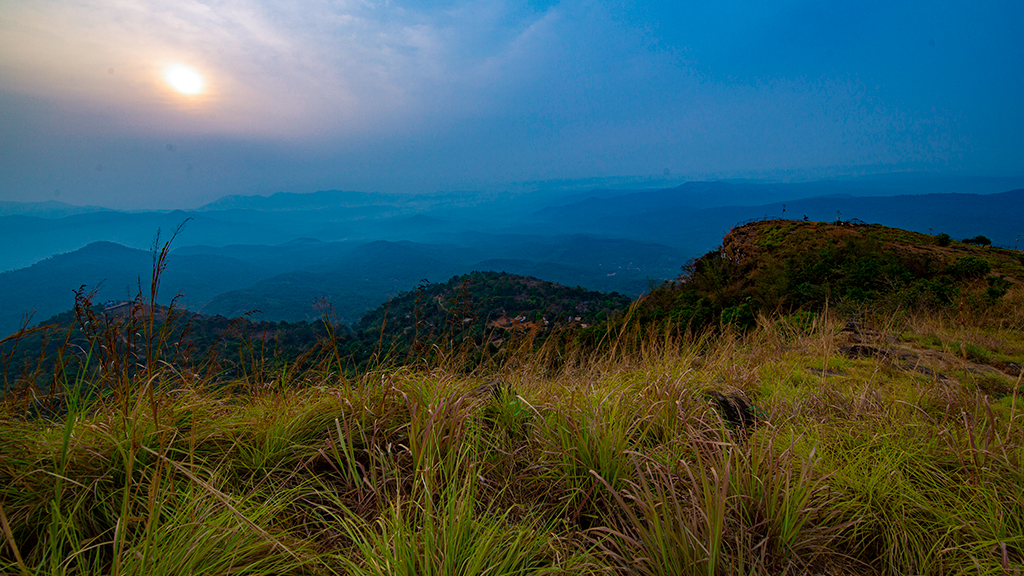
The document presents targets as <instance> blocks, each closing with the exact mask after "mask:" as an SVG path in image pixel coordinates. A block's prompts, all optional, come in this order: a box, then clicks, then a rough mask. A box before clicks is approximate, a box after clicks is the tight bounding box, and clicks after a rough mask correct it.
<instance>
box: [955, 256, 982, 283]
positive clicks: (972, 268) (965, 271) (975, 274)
mask: <svg viewBox="0 0 1024 576" xmlns="http://www.w3.org/2000/svg"><path fill="white" fill-rule="evenodd" d="M991 271H992V265H991V264H989V263H988V260H984V259H982V258H978V257H977V256H964V257H963V258H960V259H958V260H957V261H956V263H955V264H953V265H952V266H950V267H949V269H948V270H947V272H949V273H950V274H952V275H953V276H956V277H958V278H981V277H982V276H984V275H986V274H988V273H989V272H991Z"/></svg>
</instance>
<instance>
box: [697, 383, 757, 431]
mask: <svg viewBox="0 0 1024 576" xmlns="http://www.w3.org/2000/svg"><path fill="white" fill-rule="evenodd" d="M706 396H707V397H708V398H709V399H711V400H712V401H714V403H715V404H716V405H717V406H718V414H719V415H720V416H721V417H722V419H723V420H725V421H726V422H728V423H730V424H732V425H733V426H735V427H736V428H738V429H739V430H744V431H745V430H747V429H748V428H753V427H754V424H756V423H757V414H756V412H755V411H754V408H753V406H751V405H750V402H748V401H747V399H746V398H744V397H743V395H742V394H739V393H735V392H734V393H730V394H722V393H721V392H718V391H717V390H712V391H710V392H708V393H707V394H706Z"/></svg>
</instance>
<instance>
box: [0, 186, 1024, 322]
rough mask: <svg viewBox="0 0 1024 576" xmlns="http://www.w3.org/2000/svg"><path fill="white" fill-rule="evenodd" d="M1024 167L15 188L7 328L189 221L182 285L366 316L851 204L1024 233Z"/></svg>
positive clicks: (1010, 242)
mask: <svg viewBox="0 0 1024 576" xmlns="http://www.w3.org/2000/svg"><path fill="white" fill-rule="evenodd" d="M1014 182H1016V183H1017V184H1018V186H1017V188H1020V187H1021V186H1024V179H1020V178H1017V179H1014V178H967V177H935V176H928V175H920V174H897V175H878V176H865V177H860V178H847V179H836V180H822V181H814V182H800V183H770V182H750V181H739V182H736V181H732V182H687V183H684V184H682V185H680V186H675V187H672V188H662V189H650V190H635V189H626V188H622V189H614V188H605V189H593V190H589V191H580V190H569V189H554V190H537V191H532V192H519V193H514V194H512V193H510V194H493V193H487V194H484V193H475V192H467V193H445V194H427V195H418V196H413V195H401V194H371V193H363V192H340V191H323V192H316V193H312V194H275V195H273V196H269V197H260V196H232V197H225V198H222V199H220V200H218V201H216V202H213V203H211V204H208V205H206V206H204V207H202V208H201V209H199V210H195V211H190V212H186V211H174V212H119V211H112V210H100V209H94V207H69V205H65V204H61V203H59V202H52V203H39V205H36V206H28V207H26V206H27V205H25V204H23V203H22V204H18V203H6V204H0V209H6V210H9V211H20V212H19V213H11V214H7V215H0V246H2V247H3V249H2V250H0V271H2V270H10V272H7V273H4V274H0V298H2V300H3V302H4V305H5V306H4V310H5V311H4V314H6V316H3V318H0V328H2V329H3V330H2V331H9V330H10V329H11V327H12V326H13V325H14V324H16V323H17V319H19V318H21V316H22V314H23V312H24V311H26V310H30V309H36V310H38V311H39V314H40V316H37V318H40V317H45V316H46V315H48V314H50V313H54V312H59V311H62V310H66V309H67V308H68V307H69V306H70V302H71V289H73V288H76V287H78V286H79V285H82V284H88V285H92V284H95V283H97V282H99V281H101V280H104V279H105V280H106V282H105V283H104V284H102V290H103V291H104V292H103V295H104V296H103V297H110V298H124V297H125V296H127V294H128V292H129V287H132V288H134V287H135V286H136V285H137V278H138V277H139V276H143V277H148V274H149V266H150V261H151V257H150V255H149V253H148V252H147V251H146V250H148V249H149V248H150V246H151V245H152V242H153V239H154V236H155V234H156V232H157V230H158V229H159V230H162V233H163V236H162V238H163V239H164V240H167V239H169V234H170V233H171V231H173V230H174V228H175V227H176V226H177V225H178V224H180V223H181V222H183V221H185V220H186V219H191V221H189V222H188V224H187V225H186V226H185V227H184V229H183V231H182V233H181V235H180V236H179V237H178V238H177V239H176V241H175V249H174V251H173V252H172V261H171V265H170V267H169V268H168V272H167V276H166V277H165V287H166V288H167V290H166V291H165V294H166V295H168V297H169V296H170V295H172V294H173V293H174V292H176V291H179V290H180V291H182V292H184V294H185V297H186V301H187V303H188V304H189V305H190V306H193V307H195V308H200V309H201V310H202V311H203V312H205V313H211V314H213V313H220V314H225V315H231V314H238V313H243V312H246V311H249V310H253V309H259V310H262V311H263V312H264V318H267V319H274V320H279V319H289V320H296V319H308V318H314V317H316V315H317V314H318V312H317V311H316V310H315V308H314V303H315V302H316V301H317V300H318V299H321V298H325V297H326V298H327V299H329V300H332V301H333V302H334V304H335V307H336V308H337V309H338V314H339V317H342V318H344V319H345V320H346V321H353V320H355V319H357V318H358V317H359V315H360V314H361V313H362V312H363V311H365V310H368V309H371V308H373V307H375V306H377V305H379V304H380V303H381V302H383V301H384V300H385V299H386V298H387V297H388V296H389V295H391V294H394V293H396V292H397V291H402V290H409V289H411V288H412V287H413V286H415V284H416V283H417V282H418V281H420V280H422V279H429V280H430V281H432V282H438V281H444V280H447V279H448V278H449V277H450V276H452V275H455V274H461V273H467V272H471V271H473V270H494V271H505V272H509V273H514V274H523V275H529V276H535V277H538V278H541V279H545V280H551V281H557V282H559V283H561V284H565V285H569V286H575V285H580V286H583V287H585V288H588V289H591V290H602V291H611V290H614V291H618V292H621V293H623V294H628V295H632V296H635V295H636V294H639V293H640V292H642V291H644V290H646V289H647V287H648V279H654V280H655V281H657V280H660V279H663V278H671V277H674V276H675V275H676V274H677V273H678V271H679V267H680V266H681V265H682V263H683V262H684V261H685V260H687V259H688V258H690V257H693V256H697V255H700V254H702V253H704V252H706V251H708V250H710V249H712V248H713V247H714V246H716V245H717V244H718V242H719V241H720V240H721V238H722V236H723V235H724V234H725V233H726V232H728V231H729V229H730V228H732V227H733V226H735V225H736V224H738V223H739V222H742V221H745V220H749V219H752V218H761V217H781V216H783V215H784V216H785V217H788V218H794V219H800V218H802V217H803V216H804V215H806V216H807V217H808V218H810V219H812V220H824V221H831V220H834V219H835V218H836V215H837V214H836V213H837V211H838V212H839V215H840V216H841V217H842V218H843V219H850V218H858V219H860V220H863V221H866V222H878V223H881V224H885V225H888V226H894V227H899V228H905V229H910V230H915V231H919V232H925V233H927V232H929V231H931V232H933V233H939V232H946V233H948V234H950V235H952V236H953V237H954V238H957V239H959V238H964V237H973V236H976V235H978V234H984V235H986V236H988V237H989V238H991V239H992V240H993V242H995V243H996V244H997V245H1003V246H1010V247H1014V246H1015V245H1016V241H1017V235H1018V234H1020V233H1021V232H1022V231H1024V230H1021V228H1024V225H1022V223H1021V220H1020V218H1019V216H1018V215H1019V214H1020V213H1021V208H1024V189H1016V190H1012V191H1010V192H1005V190H1007V189H1008V188H1006V187H1005V186H1006V185H1008V184H1011V183H1014ZM996 191H998V192H999V193H993V192H996ZM939 192H941V193H939ZM981 192H984V194H981ZM16 204H17V205H16ZM79 209H80V210H81V212H79V213H70V212H75V211H76V210H79ZM784 210H785V211H784ZM62 211H63V212H62ZM66 212H67V214H66V215H62V214H65V213H66ZM0 214H3V212H2V210H0ZM33 214H34V215H33ZM43 214H46V215H48V217H42V216H41V215H43ZM95 242H102V243H101V244H98V245H92V244H93V243H95ZM103 243H107V244H103ZM109 243H116V244H119V245H120V246H119V247H117V248H115V247H113V246H112V245H110V244H109ZM91 245H92V246H91ZM87 248H88V249H87ZM129 249H135V250H134V251H130V250H129ZM126 250H128V251H126ZM54 254H61V256H53V255H54ZM51 256H52V257H51ZM48 257H51V258H50V259H49V260H46V261H43V260H44V259H46V258H48ZM33 264H36V265H33ZM30 265H32V266H30ZM26 266H28V268H25V267H26ZM14 268H22V269H20V270H13V269H14ZM108 295H109V296H108Z"/></svg>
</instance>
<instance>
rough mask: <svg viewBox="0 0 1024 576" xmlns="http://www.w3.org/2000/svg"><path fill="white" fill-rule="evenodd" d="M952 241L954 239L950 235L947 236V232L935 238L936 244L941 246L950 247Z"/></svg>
mask: <svg viewBox="0 0 1024 576" xmlns="http://www.w3.org/2000/svg"><path fill="white" fill-rule="evenodd" d="M952 241H953V238H952V237H951V236H950V235H949V234H946V233H945V232H943V233H942V234H939V235H938V236H936V237H935V243H936V244H938V245H939V246H949V243H950V242H952Z"/></svg>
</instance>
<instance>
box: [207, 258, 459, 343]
mask: <svg viewBox="0 0 1024 576" xmlns="http://www.w3.org/2000/svg"><path fill="white" fill-rule="evenodd" d="M461 252H462V250H460V249H457V248H455V249H452V248H445V247H439V246H428V245H420V244H414V243H412V242H384V241H379V242H372V243H368V244H364V245H362V246H358V247H356V248H355V249H354V250H352V251H351V252H349V253H348V254H346V255H344V256H343V257H341V258H339V259H338V260H337V261H335V262H333V266H332V268H331V269H329V270H326V271H323V272H309V271H299V272H290V273H287V274H279V275H277V276H274V277H272V278H268V279H266V280H262V281H260V282H257V283H255V284H253V285H251V286H248V287H246V288H243V289H238V290H232V291H225V292H224V293H223V294H220V295H218V296H217V297H215V298H213V299H212V300H211V301H210V302H208V303H207V304H205V305H204V306H202V307H201V308H200V309H199V310H198V312H201V313H202V314H209V315H213V314H220V315H222V316H228V317H233V316H238V315H240V314H245V313H246V312H250V311H253V310H259V311H260V312H261V314H259V315H256V316H254V319H257V320H264V319H265V320H288V321H296V320H315V319H317V318H319V317H320V315H321V309H320V307H319V304H320V303H321V302H323V301H326V302H330V303H331V305H332V306H333V309H334V313H335V317H336V318H337V319H338V320H339V321H341V322H345V323H351V322H355V321H356V320H358V319H359V317H361V316H362V315H363V314H365V313H366V312H367V311H369V310H372V309H373V308H375V307H377V306H379V305H380V303H381V302H384V301H385V300H387V298H388V296H390V295H393V294H396V293H398V292H399V291H402V290H408V289H410V288H411V287H413V286H415V285H416V283H417V282H419V281H420V280H421V279H424V278H428V279H430V280H432V281H439V280H441V279H447V277H449V276H451V275H452V274H453V273H454V272H453V270H454V268H453V266H452V262H451V261H450V259H446V257H448V258H452V257H457V255H458V254H460V253H461Z"/></svg>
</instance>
